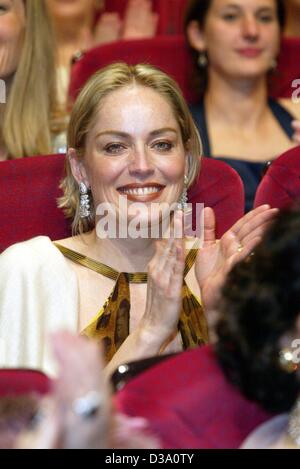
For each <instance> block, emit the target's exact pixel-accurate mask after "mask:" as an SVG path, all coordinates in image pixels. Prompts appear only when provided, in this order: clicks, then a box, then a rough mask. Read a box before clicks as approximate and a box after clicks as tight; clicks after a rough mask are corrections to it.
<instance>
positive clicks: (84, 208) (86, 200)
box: [79, 182, 91, 218]
mask: <svg viewBox="0 0 300 469" xmlns="http://www.w3.org/2000/svg"><path fill="white" fill-rule="evenodd" d="M79 193H80V201H79V214H80V218H87V217H89V216H90V214H91V211H90V196H89V194H88V188H87V187H86V185H85V184H84V182H81V183H80V184H79Z"/></svg>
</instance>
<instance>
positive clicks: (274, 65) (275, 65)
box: [270, 58, 278, 72]
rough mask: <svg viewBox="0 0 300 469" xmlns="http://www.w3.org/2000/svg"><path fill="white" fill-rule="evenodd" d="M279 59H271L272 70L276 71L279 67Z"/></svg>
mask: <svg viewBox="0 0 300 469" xmlns="http://www.w3.org/2000/svg"><path fill="white" fill-rule="evenodd" d="M277 65H278V63H277V60H276V59H275V58H274V59H272V60H271V64H270V72H275V70H276V69H277Z"/></svg>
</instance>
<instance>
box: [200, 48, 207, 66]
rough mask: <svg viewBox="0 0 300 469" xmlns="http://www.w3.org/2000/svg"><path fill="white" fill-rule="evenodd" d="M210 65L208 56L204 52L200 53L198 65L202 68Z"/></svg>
mask: <svg viewBox="0 0 300 469" xmlns="http://www.w3.org/2000/svg"><path fill="white" fill-rule="evenodd" d="M207 64H208V60H207V55H206V53H205V52H204V51H202V52H200V53H199V57H198V65H199V67H200V68H206V67H207Z"/></svg>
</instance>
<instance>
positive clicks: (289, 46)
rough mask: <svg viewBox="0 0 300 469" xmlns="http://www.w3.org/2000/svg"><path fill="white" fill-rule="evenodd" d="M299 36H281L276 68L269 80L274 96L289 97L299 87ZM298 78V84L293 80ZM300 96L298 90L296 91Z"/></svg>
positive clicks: (299, 95)
mask: <svg viewBox="0 0 300 469" xmlns="http://www.w3.org/2000/svg"><path fill="white" fill-rule="evenodd" d="M299 79H300V38H299V37H293V38H289V37H286V38H283V39H282V44H281V50H280V54H279V58H278V65H277V70H276V72H275V74H274V76H273V78H272V81H271V95H272V96H273V97H274V98H289V99H290V98H291V97H292V95H293V93H294V92H297V89H298V90H299V89H300V81H299ZM294 80H298V84H297V83H296V82H295V83H293V82H294ZM298 97H300V92H298Z"/></svg>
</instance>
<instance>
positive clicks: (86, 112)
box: [59, 63, 202, 233]
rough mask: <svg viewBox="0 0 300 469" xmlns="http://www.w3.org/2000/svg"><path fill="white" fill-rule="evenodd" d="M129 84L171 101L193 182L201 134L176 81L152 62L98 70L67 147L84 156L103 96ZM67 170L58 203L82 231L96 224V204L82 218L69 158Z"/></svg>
mask: <svg viewBox="0 0 300 469" xmlns="http://www.w3.org/2000/svg"><path fill="white" fill-rule="evenodd" d="M129 85H139V86H145V87H148V88H151V89H152V90H154V91H156V92H157V93H159V94H160V95H161V96H162V97H164V98H165V99H166V101H167V102H168V103H169V104H170V106H171V108H172V109H173V112H174V116H175V118H176V120H177V122H178V125H179V128H180V131H181V136H182V141H183V144H184V147H185V149H186V150H187V151H188V153H189V172H188V185H191V184H192V182H193V181H194V180H195V178H196V176H197V175H198V172H199V169H200V156H201V153H202V145H201V140H200V136H199V133H198V130H197V128H196V126H195V124H194V121H193V119H192V116H191V114H190V111H189V109H188V106H187V104H186V102H185V100H184V98H183V96H182V93H181V91H180V89H179V87H178V85H177V84H176V82H175V81H174V80H173V79H172V78H170V77H169V76H168V75H166V74H165V73H164V72H162V71H161V70H159V69H157V68H155V67H153V66H151V65H145V64H138V65H127V64H126V63H116V64H112V65H109V66H108V67H106V68H104V69H102V70H100V71H99V72H97V73H96V74H95V75H94V76H93V77H92V78H91V79H90V80H89V81H88V83H87V84H86V85H85V86H84V88H83V89H82V91H81V93H80V94H79V96H78V98H77V100H76V102H75V105H74V107H73V110H72V113H71V119H70V124H69V130H68V148H74V149H75V150H76V152H77V156H78V157H79V158H80V159H83V158H84V153H85V145H86V137H87V135H88V133H89V131H90V130H91V128H92V127H93V125H94V122H95V120H96V118H97V115H98V111H99V108H100V106H101V103H102V101H103V99H104V98H105V97H106V96H107V95H108V94H109V93H112V92H113V91H116V90H118V89H120V88H123V87H125V86H129ZM100 112H101V110H100ZM66 171H67V175H66V178H65V179H64V180H63V181H62V183H61V188H62V189H63V192H64V196H63V197H61V199H60V200H59V207H60V208H62V209H63V210H64V212H65V215H66V216H67V217H68V218H72V219H73V233H82V232H85V231H88V230H90V229H92V228H94V226H95V211H94V207H93V206H92V207H91V215H90V217H88V218H84V219H81V218H80V215H79V190H78V183H77V182H76V180H75V178H74V176H73V174H72V171H71V168H70V164H69V161H66ZM92 205H93V204H92Z"/></svg>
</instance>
